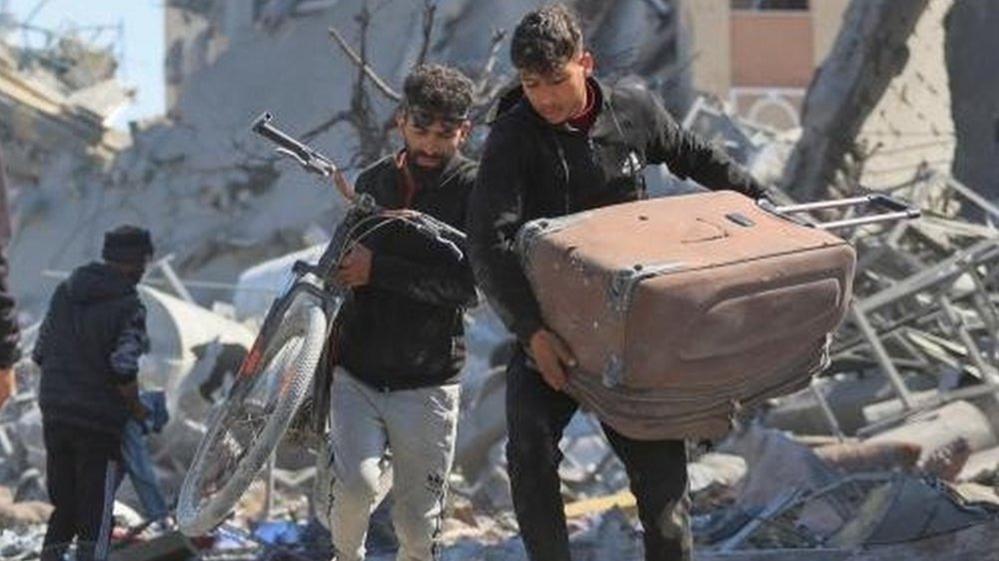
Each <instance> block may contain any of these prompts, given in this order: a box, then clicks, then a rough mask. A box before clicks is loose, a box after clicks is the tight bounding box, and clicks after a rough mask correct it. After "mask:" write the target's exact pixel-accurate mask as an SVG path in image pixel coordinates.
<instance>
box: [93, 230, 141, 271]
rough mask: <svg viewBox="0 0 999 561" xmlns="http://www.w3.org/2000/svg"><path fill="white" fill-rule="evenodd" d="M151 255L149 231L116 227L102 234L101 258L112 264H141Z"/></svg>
mask: <svg viewBox="0 0 999 561" xmlns="http://www.w3.org/2000/svg"><path fill="white" fill-rule="evenodd" d="M152 255H153V239H152V236H150V235H149V230H146V229H145V228H139V227H138V226H131V225H124V226H118V227H117V228H115V229H114V230H111V231H109V232H107V233H105V234H104V250H103V251H102V252H101V257H103V258H104V260H105V261H110V262H112V263H125V264H142V263H145V262H146V261H147V260H148V259H149V258H150V257H151V256H152Z"/></svg>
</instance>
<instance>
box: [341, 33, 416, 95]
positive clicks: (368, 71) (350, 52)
mask: <svg viewBox="0 0 999 561" xmlns="http://www.w3.org/2000/svg"><path fill="white" fill-rule="evenodd" d="M329 32H330V37H332V38H333V40H334V41H336V44H337V45H339V46H340V48H341V49H343V52H344V53H346V55H347V57H349V58H350V60H351V61H353V62H354V64H355V65H357V67H358V68H359V69H360V70H361V72H362V73H363V74H364V75H365V76H367V77H368V78H369V79H370V80H371V82H372V83H373V84H374V85H375V87H376V88H378V91H380V92H382V94H383V95H384V96H385V97H387V98H389V99H390V100H392V101H395V102H399V101H402V95H400V94H399V93H398V92H396V91H395V90H393V89H392V88H391V87H390V86H389V85H388V84H386V83H385V81H384V80H382V79H381V78H380V77H379V76H378V74H376V73H375V71H374V70H373V69H372V68H371V67H370V66H368V64H367V63H366V62H365V61H364V59H363V58H361V55H359V54H357V52H355V51H354V49H352V48H351V47H350V45H348V44H347V41H346V40H344V38H343V36H342V35H340V32H339V31H337V29H336V28H335V27H330V29H329Z"/></svg>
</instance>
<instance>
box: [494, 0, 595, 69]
mask: <svg viewBox="0 0 999 561" xmlns="http://www.w3.org/2000/svg"><path fill="white" fill-rule="evenodd" d="M582 48H583V31H582V29H581V28H580V26H579V20H577V19H576V16H575V15H573V13H572V12H570V11H569V9H568V8H566V7H565V5H563V4H549V5H547V6H543V7H541V8H539V9H537V10H535V11H533V12H529V13H528V14H527V15H525V16H524V18H523V19H521V20H520V23H519V24H517V29H515V30H514V32H513V39H512V40H511V41H510V58H511V60H512V61H513V65H514V67H516V68H517V70H521V71H527V72H535V73H538V74H541V75H547V74H551V73H552V72H553V71H555V70H558V69H559V68H560V67H561V66H562V65H563V64H565V63H566V62H568V61H569V60H571V59H572V57H574V56H575V55H576V54H577V53H579V52H580V51H581V50H582Z"/></svg>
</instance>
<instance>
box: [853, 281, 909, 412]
mask: <svg viewBox="0 0 999 561" xmlns="http://www.w3.org/2000/svg"><path fill="white" fill-rule="evenodd" d="M850 313H851V314H852V315H853V321H854V322H855V323H856V324H857V327H858V328H859V329H860V332H861V333H863V334H864V337H866V338H867V342H868V343H869V344H870V345H871V350H872V351H874V357H875V358H876V359H877V361H878V364H879V365H880V366H881V369H882V370H884V372H885V374H886V375H887V376H888V381H889V382H891V385H892V387H893V388H894V389H895V393H896V394H897V395H898V398H899V399H900V400H901V401H902V408H903V409H905V410H909V409H912V406H913V401H912V394H910V393H909V389H908V388H906V387H905V381H904V380H902V375H901V374H899V372H898V370H896V369H895V365H894V364H892V362H891V357H890V356H888V351H887V350H885V347H884V345H883V344H882V343H881V339H880V338H878V334H877V332H876V331H875V330H874V327H872V326H871V323H870V322H869V321H868V320H867V316H866V315H865V314H864V312H863V310H861V309H860V306H859V305H858V304H857V301H856V300H854V302H853V303H852V304H850Z"/></svg>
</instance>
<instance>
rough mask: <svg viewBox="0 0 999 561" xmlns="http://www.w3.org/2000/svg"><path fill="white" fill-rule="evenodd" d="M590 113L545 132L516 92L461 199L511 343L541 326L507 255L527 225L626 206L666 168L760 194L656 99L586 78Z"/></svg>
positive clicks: (482, 279)
mask: <svg viewBox="0 0 999 561" xmlns="http://www.w3.org/2000/svg"><path fill="white" fill-rule="evenodd" d="M591 85H592V86H593V90H594V91H595V92H596V95H597V97H598V99H597V100H596V103H597V107H598V111H599V113H598V115H597V117H596V121H595V122H594V123H593V126H592V127H591V128H590V129H589V130H588V131H579V130H575V129H572V128H571V127H569V126H568V125H560V126H553V125H551V124H549V123H548V122H547V121H545V120H544V119H543V118H542V117H541V116H539V115H538V114H537V113H536V112H535V111H534V109H533V108H532V107H531V104H530V103H529V102H528V100H527V99H526V98H524V97H523V93H522V91H521V90H520V89H519V88H518V89H516V90H513V91H512V92H510V93H508V94H507V95H506V96H504V98H503V99H501V101H500V103H499V105H498V108H499V110H498V117H496V118H495V121H494V123H493V128H492V130H491V131H490V134H489V138H488V139H487V140H486V146H485V150H484V153H483V156H482V161H481V163H480V168H479V176H478V180H477V182H476V185H475V189H474V190H473V192H472V197H471V200H470V202H469V215H468V235H469V243H470V249H471V252H472V265H473V267H474V270H475V277H476V280H477V281H478V283H479V287H480V288H481V289H482V291H483V292H484V293H485V295H486V297H487V298H488V299H489V302H490V304H491V305H492V306H493V308H494V309H495V310H496V312H497V313H498V314H499V316H500V318H501V319H502V320H503V322H504V323H505V324H506V326H507V328H508V329H510V330H511V331H512V332H513V333H514V334H515V335H516V336H517V338H518V339H520V341H521V342H523V343H527V342H528V340H529V338H530V336H531V335H532V334H533V333H534V332H535V331H536V330H537V329H538V328H540V327H541V326H542V320H541V314H540V311H539V308H538V303H537V300H536V299H535V297H534V294H533V292H532V291H531V287H530V285H529V284H528V281H527V278H526V277H525V275H524V272H523V270H522V269H521V264H520V261H519V259H518V256H517V254H516V250H515V240H516V235H517V231H518V230H519V229H520V227H521V226H522V225H523V224H524V223H525V222H527V221H529V220H533V219H536V218H551V217H557V216H563V215H566V214H571V213H575V212H580V211H584V210H588V209H593V208H597V207H602V206H607V205H612V204H617V203H624V202H629V201H634V200H637V199H639V198H642V197H643V196H644V194H645V185H644V180H643V177H642V175H641V173H642V170H643V169H644V168H645V166H646V165H648V164H659V163H664V164H666V165H667V166H668V167H669V169H670V171H671V172H672V173H673V174H674V175H677V176H679V177H681V178H687V177H690V178H692V179H694V180H696V181H697V182H699V183H701V184H702V185H704V186H705V187H708V188H709V189H732V190H735V191H739V192H741V193H744V194H746V195H749V196H751V197H754V198H755V197H760V196H762V195H763V193H764V189H763V188H762V186H761V185H759V184H758V183H757V182H756V181H755V180H754V179H753V178H752V177H751V176H750V175H749V174H748V173H746V171H745V170H744V169H743V168H742V167H740V166H739V165H738V164H737V163H735V162H734V161H733V160H731V159H730V158H729V157H728V156H727V155H726V154H725V153H724V152H722V151H721V150H719V149H718V148H716V147H714V146H712V145H711V144H709V143H707V142H704V141H702V140H700V139H699V138H697V137H696V136H694V135H693V134H691V133H689V132H687V131H685V130H683V128H681V127H680V126H679V124H677V122H676V121H675V120H674V119H673V118H672V117H671V116H670V115H669V113H667V112H666V110H665V109H664V108H663V106H662V104H661V103H660V101H659V100H658V99H657V98H656V96H655V95H654V94H653V93H651V92H649V91H647V90H644V89H641V88H637V87H615V88H608V87H605V86H604V85H602V84H600V83H599V82H598V81H596V80H591Z"/></svg>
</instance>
